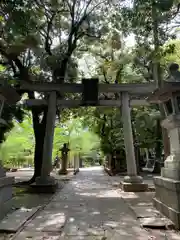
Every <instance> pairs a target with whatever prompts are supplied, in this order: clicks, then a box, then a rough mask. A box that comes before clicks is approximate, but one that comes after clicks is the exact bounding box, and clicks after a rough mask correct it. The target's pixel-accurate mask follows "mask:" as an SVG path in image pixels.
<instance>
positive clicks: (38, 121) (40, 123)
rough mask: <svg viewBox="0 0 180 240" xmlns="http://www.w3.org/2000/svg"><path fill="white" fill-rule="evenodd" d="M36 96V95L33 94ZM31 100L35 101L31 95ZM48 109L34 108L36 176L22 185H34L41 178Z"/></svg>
mask: <svg viewBox="0 0 180 240" xmlns="http://www.w3.org/2000/svg"><path fill="white" fill-rule="evenodd" d="M33 94H34V93H33ZM29 98H30V99H33V95H31V94H30V97H29ZM47 111H48V108H47V107H46V108H44V109H37V108H34V109H33V108H32V119H33V130H34V136H35V151H34V174H33V176H32V178H31V179H30V180H29V181H25V182H23V183H22V184H32V183H33V182H35V179H36V178H37V177H39V176H41V168H42V161H43V145H44V138H45V133H46V121H47Z"/></svg>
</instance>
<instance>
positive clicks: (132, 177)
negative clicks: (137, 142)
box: [121, 92, 148, 192]
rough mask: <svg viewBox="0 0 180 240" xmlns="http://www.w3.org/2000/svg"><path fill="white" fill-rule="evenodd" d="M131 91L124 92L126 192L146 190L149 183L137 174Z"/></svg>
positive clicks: (123, 184) (124, 184) (122, 183)
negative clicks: (144, 181)
mask: <svg viewBox="0 0 180 240" xmlns="http://www.w3.org/2000/svg"><path fill="white" fill-rule="evenodd" d="M129 103H130V99H129V93H128V92H123V93H122V121H123V131H124V145H125V152H126V163H127V176H125V178H124V181H123V182H121V186H122V188H123V190H124V191H125V192H142V191H146V190H147V188H148V185H147V184H145V183H143V179H142V177H141V176H138V175H137V166H136V160H135V153H134V143H133V134H132V124H131V108H130V104H129Z"/></svg>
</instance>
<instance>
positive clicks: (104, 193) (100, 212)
mask: <svg viewBox="0 0 180 240" xmlns="http://www.w3.org/2000/svg"><path fill="white" fill-rule="evenodd" d="M15 239H17V240H21V239H23V240H24V239H34V240H35V239H38V240H40V239H53V240H60V239H73V240H76V239H77V240H81V239H87V240H91V239H94V240H95V239H96V240H98V239H101V240H105V239H113V240H116V239H118V240H119V239H121V240H123V239H126V240H128V239H138V240H144V239H152V238H151V235H150V234H149V233H148V232H147V231H146V230H144V229H142V228H141V227H140V223H139V221H137V219H136V217H135V214H134V212H133V211H132V209H131V208H129V206H128V204H127V203H126V202H125V201H124V200H123V199H122V198H121V195H120V194H119V193H118V191H117V189H116V188H113V187H112V182H111V180H110V177H109V176H107V175H105V174H104V172H103V170H102V168H99V167H96V168H88V169H81V171H80V173H79V174H78V175H77V176H76V177H75V178H73V180H72V181H70V182H69V183H68V184H66V185H65V186H64V188H63V189H62V190H61V191H59V192H57V193H56V194H55V195H54V196H53V198H52V199H51V201H50V203H49V204H47V206H46V207H45V208H44V209H43V210H42V211H41V212H40V213H39V214H38V215H37V216H36V217H35V218H34V219H32V220H31V221H30V222H28V223H27V224H26V225H25V227H24V229H23V231H21V233H19V234H18V235H17V236H16V238H15Z"/></svg>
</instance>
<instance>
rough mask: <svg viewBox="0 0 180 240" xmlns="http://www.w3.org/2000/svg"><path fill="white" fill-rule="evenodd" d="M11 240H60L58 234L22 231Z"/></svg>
mask: <svg viewBox="0 0 180 240" xmlns="http://www.w3.org/2000/svg"><path fill="white" fill-rule="evenodd" d="M13 240H61V238H60V234H59V233H47V232H46V233H45V232H33V231H31V232H28V231H22V232H21V233H20V234H18V235H17V236H16V237H15V238H14V239H13Z"/></svg>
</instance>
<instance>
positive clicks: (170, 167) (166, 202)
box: [149, 81, 180, 229]
mask: <svg viewBox="0 0 180 240" xmlns="http://www.w3.org/2000/svg"><path fill="white" fill-rule="evenodd" d="M149 102H150V103H161V104H162V105H163V108H164V112H165V119H164V120H163V121H162V122H161V125H162V127H164V128H166V129H167V131H168V135H169V140H170V155H169V156H168V157H167V158H166V160H165V162H164V167H163V168H162V169H161V176H160V177H154V184H155V189H156V194H155V197H154V199H153V202H154V205H155V207H156V208H157V209H158V210H159V211H160V212H162V213H163V214H164V215H165V216H167V217H168V218H170V219H171V220H172V221H173V222H174V224H175V226H176V227H177V228H178V229H180V82H178V81H177V82H165V83H164V86H163V87H162V88H160V89H157V90H156V91H155V92H153V94H152V96H151V97H149Z"/></svg>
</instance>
